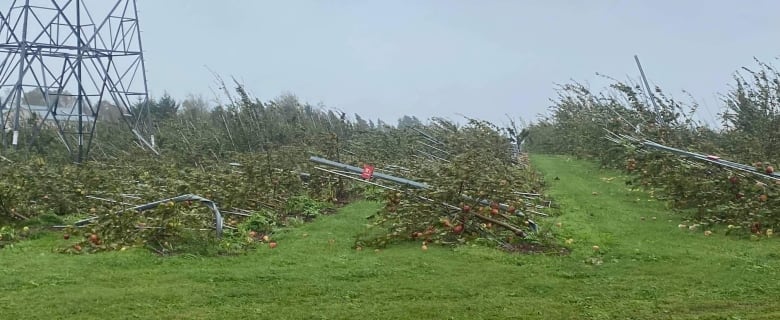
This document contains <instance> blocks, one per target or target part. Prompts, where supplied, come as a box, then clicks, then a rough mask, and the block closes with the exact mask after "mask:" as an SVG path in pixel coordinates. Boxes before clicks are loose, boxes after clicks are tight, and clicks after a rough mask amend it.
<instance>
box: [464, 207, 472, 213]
mask: <svg viewBox="0 0 780 320" xmlns="http://www.w3.org/2000/svg"><path fill="white" fill-rule="evenodd" d="M469 211H471V207H470V206H469V205H465V206H463V212H465V213H469Z"/></svg>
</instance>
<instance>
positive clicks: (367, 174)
mask: <svg viewBox="0 0 780 320" xmlns="http://www.w3.org/2000/svg"><path fill="white" fill-rule="evenodd" d="M373 175H374V166H372V165H368V164H366V165H363V173H362V174H361V175H360V177H361V178H363V179H366V180H368V179H371V177H372V176H373Z"/></svg>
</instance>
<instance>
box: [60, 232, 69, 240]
mask: <svg viewBox="0 0 780 320" xmlns="http://www.w3.org/2000/svg"><path fill="white" fill-rule="evenodd" d="M62 238H63V239H65V240H68V239H70V234H68V233H66V234H63V235H62Z"/></svg>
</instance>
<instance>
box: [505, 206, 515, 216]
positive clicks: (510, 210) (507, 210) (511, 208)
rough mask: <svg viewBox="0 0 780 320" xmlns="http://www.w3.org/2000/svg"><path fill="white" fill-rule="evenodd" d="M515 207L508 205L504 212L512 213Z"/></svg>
mask: <svg viewBox="0 0 780 320" xmlns="http://www.w3.org/2000/svg"><path fill="white" fill-rule="evenodd" d="M515 211H517V209H516V208H515V207H514V206H509V209H506V212H509V213H511V214H514V213H515Z"/></svg>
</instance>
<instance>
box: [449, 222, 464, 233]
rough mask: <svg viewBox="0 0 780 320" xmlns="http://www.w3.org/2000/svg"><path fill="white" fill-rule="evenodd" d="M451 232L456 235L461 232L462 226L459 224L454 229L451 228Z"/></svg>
mask: <svg viewBox="0 0 780 320" xmlns="http://www.w3.org/2000/svg"><path fill="white" fill-rule="evenodd" d="M452 231H453V232H455V233H458V234H459V233H461V232H463V225H462V224H459V225H457V226H455V227H454V228H452Z"/></svg>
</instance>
